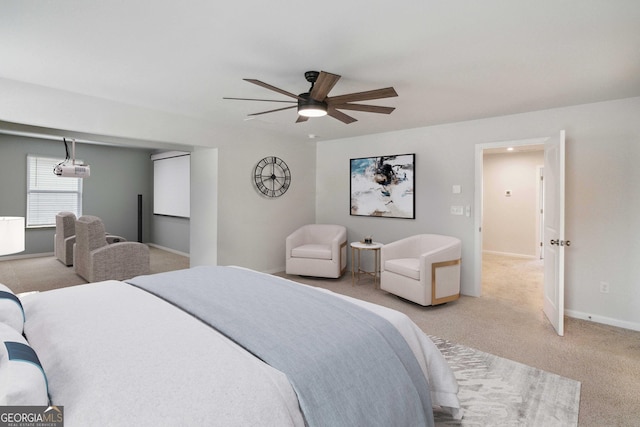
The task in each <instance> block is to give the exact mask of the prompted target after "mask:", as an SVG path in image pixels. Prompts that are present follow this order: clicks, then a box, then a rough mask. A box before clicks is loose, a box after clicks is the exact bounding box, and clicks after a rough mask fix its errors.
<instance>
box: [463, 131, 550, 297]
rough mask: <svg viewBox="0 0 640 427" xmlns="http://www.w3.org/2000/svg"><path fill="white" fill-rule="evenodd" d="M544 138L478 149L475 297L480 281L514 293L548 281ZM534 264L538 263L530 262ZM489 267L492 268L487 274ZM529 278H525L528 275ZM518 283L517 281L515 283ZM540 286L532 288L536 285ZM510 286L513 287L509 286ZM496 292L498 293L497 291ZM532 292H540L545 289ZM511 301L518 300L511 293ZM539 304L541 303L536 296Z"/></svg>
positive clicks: (502, 290)
mask: <svg viewBox="0 0 640 427" xmlns="http://www.w3.org/2000/svg"><path fill="white" fill-rule="evenodd" d="M545 140H546V138H538V139H531V140H522V141H505V142H496V143H490V144H479V145H478V146H477V147H476V194H477V195H479V196H480V197H477V200H476V212H477V213H478V212H480V214H476V227H477V231H478V232H479V234H478V239H477V240H476V245H477V247H476V256H477V258H476V259H477V261H478V262H477V264H476V268H477V269H478V270H477V271H476V277H477V278H481V279H482V280H479V281H478V283H477V284H476V291H477V296H480V295H482V294H483V291H482V283H483V282H485V281H486V280H491V281H492V283H497V282H498V279H500V282H501V283H504V286H505V288H504V289H501V290H499V292H500V293H501V294H506V291H508V292H509V293H510V294H513V292H514V291H516V290H517V289H514V286H513V285H514V283H518V281H519V282H520V283H522V282H523V281H526V282H527V283H529V285H528V286H527V289H528V290H529V291H528V292H531V289H532V288H535V289H541V286H542V285H543V283H544V277H543V275H542V272H543V271H542V268H541V266H542V264H541V263H542V261H541V252H542V250H541V246H540V245H541V243H542V240H541V236H542V233H543V224H542V223H541V221H542V209H543V206H542V200H543V198H542V196H543V195H542V194H540V192H541V191H543V190H542V185H541V182H540V179H541V175H542V174H543V172H544V167H543V165H544V142H545ZM531 261H535V262H531ZM487 266H489V267H494V268H492V269H491V270H487V271H484V270H485V269H486V268H487ZM525 274H526V277H525ZM513 279H519V280H513ZM533 282H536V285H535V286H534V285H533V284H532V283H533ZM509 284H510V285H509ZM494 292H495V290H494ZM534 292H536V293H539V294H542V291H541V290H540V292H538V291H537V290H535V291H534ZM522 297H523V298H525V295H522ZM513 298H519V297H518V296H517V295H513ZM536 300H540V301H541V300H542V297H541V295H537V294H536Z"/></svg>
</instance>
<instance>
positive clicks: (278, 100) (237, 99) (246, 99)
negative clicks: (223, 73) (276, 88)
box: [222, 97, 298, 103]
mask: <svg viewBox="0 0 640 427" xmlns="http://www.w3.org/2000/svg"><path fill="white" fill-rule="evenodd" d="M222 99H233V100H236V101H266V102H288V103H297V102H298V101H283V100H281V99H255V98H229V97H223V98H222Z"/></svg>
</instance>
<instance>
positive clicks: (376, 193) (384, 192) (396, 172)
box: [349, 153, 415, 219]
mask: <svg viewBox="0 0 640 427" xmlns="http://www.w3.org/2000/svg"><path fill="white" fill-rule="evenodd" d="M349 172H350V185H349V190H350V196H351V200H350V203H349V211H350V215H352V216H374V217H383V218H405V219H415V197H414V189H415V153H411V154H393V155H387V156H374V157H360V158H354V159H350V160H349Z"/></svg>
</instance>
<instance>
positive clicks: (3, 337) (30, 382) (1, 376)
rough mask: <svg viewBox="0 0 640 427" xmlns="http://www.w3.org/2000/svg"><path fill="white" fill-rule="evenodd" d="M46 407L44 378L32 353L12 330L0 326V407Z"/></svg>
mask: <svg viewBox="0 0 640 427" xmlns="http://www.w3.org/2000/svg"><path fill="white" fill-rule="evenodd" d="M48 404H49V395H48V392H47V378H46V376H45V373H44V370H43V369H42V365H41V364H40V360H38V356H37V355H36V352H35V351H33V349H32V348H31V347H30V346H29V344H27V341H26V340H25V339H24V337H23V336H22V335H21V334H19V333H18V332H17V331H16V330H15V329H13V328H11V327H9V326H7V325H5V324H2V323H0V405H27V406H45V405H48Z"/></svg>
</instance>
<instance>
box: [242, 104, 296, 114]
mask: <svg viewBox="0 0 640 427" xmlns="http://www.w3.org/2000/svg"><path fill="white" fill-rule="evenodd" d="M296 107H297V105H292V106H291V107H284V108H276V109H275V110H269V111H263V112H261V113H252V114H247V115H248V116H259V115H261V114H267V113H275V112H276V111H282V110H289V109H291V108H296Z"/></svg>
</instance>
